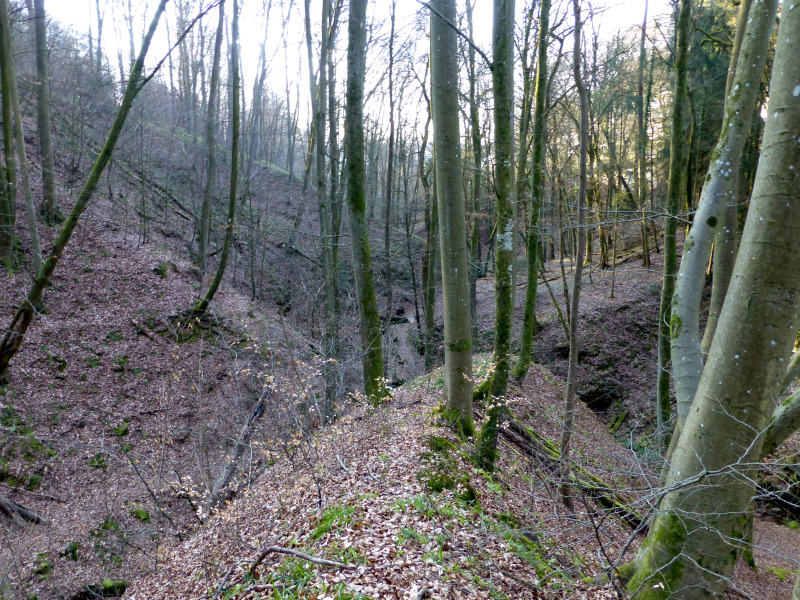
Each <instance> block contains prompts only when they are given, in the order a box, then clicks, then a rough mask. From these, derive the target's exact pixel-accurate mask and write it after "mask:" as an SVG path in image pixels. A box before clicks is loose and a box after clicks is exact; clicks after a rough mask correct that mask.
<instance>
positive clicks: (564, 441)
mask: <svg viewBox="0 0 800 600" xmlns="http://www.w3.org/2000/svg"><path fill="white" fill-rule="evenodd" d="M572 10H573V13H574V15H575V32H574V34H573V35H574V37H575V45H574V47H573V51H572V71H573V74H574V77H575V86H576V88H577V90H578V99H579V102H580V115H581V116H580V126H579V127H580V132H579V137H580V149H579V154H578V160H579V164H580V184H579V185H580V187H579V189H578V225H577V227H578V243H577V248H576V252H575V272H574V276H573V280H572V309H571V310H570V317H569V367H568V369H567V390H566V394H565V396H566V398H565V401H564V424H563V427H562V431H561V460H562V461H563V462H564V463H565V464H568V462H567V461H569V452H570V440H571V438H572V426H573V422H574V420H575V392H576V389H577V385H578V381H577V371H578V354H579V352H580V340H579V339H578V321H579V320H580V314H579V311H580V296H581V284H582V277H583V256H584V252H585V250H586V192H587V189H586V188H587V179H588V174H587V168H586V167H587V165H586V163H587V154H588V141H589V139H588V138H589V97H588V94H587V91H586V85H585V83H584V80H583V75H582V73H581V30H582V23H581V7H580V2H579V0H572ZM562 497H563V499H564V501H565V503H566V504H567V505H569V504H570V501H569V496H568V494H567V491H566V487H562Z"/></svg>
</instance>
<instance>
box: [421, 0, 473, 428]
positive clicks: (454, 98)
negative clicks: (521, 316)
mask: <svg viewBox="0 0 800 600" xmlns="http://www.w3.org/2000/svg"><path fill="white" fill-rule="evenodd" d="M430 6H431V34H430V40H431V59H430V63H431V108H432V110H431V112H432V116H433V144H434V156H435V160H434V165H435V169H436V189H437V196H438V208H439V244H440V249H441V260H442V296H443V300H444V361H445V367H444V368H445V386H444V387H445V399H444V400H445V406H444V410H443V415H444V416H445V418H446V419H447V420H448V421H450V423H451V424H452V425H453V427H454V428H455V429H456V431H457V432H458V433H459V434H460V435H462V436H472V435H474V433H475V424H474V421H473V416H472V331H471V327H470V308H469V272H468V270H467V269H468V267H467V236H466V235H465V229H466V210H465V206H464V194H463V189H464V186H463V183H462V171H461V147H460V146H461V144H460V133H459V105H458V101H459V91H458V78H457V77H456V74H457V73H458V44H457V39H456V32H455V31H454V30H453V29H452V28H451V27H450V24H451V23H454V22H455V19H456V7H455V0H433V1H432V2H431V3H430Z"/></svg>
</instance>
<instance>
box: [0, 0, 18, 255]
mask: <svg viewBox="0 0 800 600" xmlns="http://www.w3.org/2000/svg"><path fill="white" fill-rule="evenodd" d="M0 2H5V0H0ZM7 10H8V7H6V12H7ZM10 48H12V44H11V26H10V24H9V23H6V24H5V25H3V24H0V51H2V53H3V57H4V62H7V61H9V60H11V59H10V58H8V55H9V54H10V51H9V49H10ZM13 76H14V75H13V73H12V72H11V69H2V70H0V87H1V88H2V90H1V93H2V98H1V101H2V115H3V155H4V157H5V159H6V160H5V165H4V166H3V168H2V173H3V181H2V187H3V189H2V205H0V262H2V263H3V266H4V267H5V268H6V269H8V270H14V269H16V268H17V266H18V263H17V236H16V233H15V231H14V230H15V228H16V224H17V168H16V158H15V156H14V128H13V122H14V121H13V118H14V117H13V112H14V111H13V108H12V106H11V80H12V78H13Z"/></svg>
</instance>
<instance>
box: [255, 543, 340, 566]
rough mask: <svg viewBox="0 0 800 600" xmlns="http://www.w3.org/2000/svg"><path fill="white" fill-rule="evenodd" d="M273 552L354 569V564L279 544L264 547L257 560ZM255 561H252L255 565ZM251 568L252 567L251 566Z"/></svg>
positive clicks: (319, 563) (315, 562)
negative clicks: (313, 554)
mask: <svg viewBox="0 0 800 600" xmlns="http://www.w3.org/2000/svg"><path fill="white" fill-rule="evenodd" d="M272 552H275V553H276V554H288V555H289V556H295V557H297V558H299V559H301V560H307V561H308V562H311V563H314V564H317V565H325V566H327V567H336V568H338V569H355V568H356V567H355V566H354V565H346V564H344V563H340V562H336V561H335V560H328V559H326V558H317V557H316V556H311V555H310V554H306V553H305V552H300V551H299V550H292V549H291V548H283V547H281V546H269V547H267V548H265V549H264V550H263V551H262V553H261V556H259V560H258V561H257V562H259V563H260V562H261V561H262V560H264V557H266V556H267V554H270V553H272ZM255 564H256V563H254V565H255ZM251 569H252V567H251Z"/></svg>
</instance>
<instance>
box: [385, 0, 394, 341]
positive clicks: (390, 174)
mask: <svg viewBox="0 0 800 600" xmlns="http://www.w3.org/2000/svg"><path fill="white" fill-rule="evenodd" d="M395 3H396V2H395V0H392V3H391V8H390V9H389V10H390V13H389V21H390V29H389V73H388V76H389V81H388V83H389V86H388V87H389V149H388V157H387V159H386V203H385V205H384V220H383V260H384V263H383V276H384V279H385V284H386V316H385V317H384V320H385V323H386V326H387V327H388V326H389V323H390V321H391V319H392V314H393V313H392V304H394V299H393V297H392V252H391V250H392V244H391V241H392V237H391V234H392V227H391V224H392V192H393V189H392V186H393V185H394V137H395V134H394V20H395V19H394V12H395Z"/></svg>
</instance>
